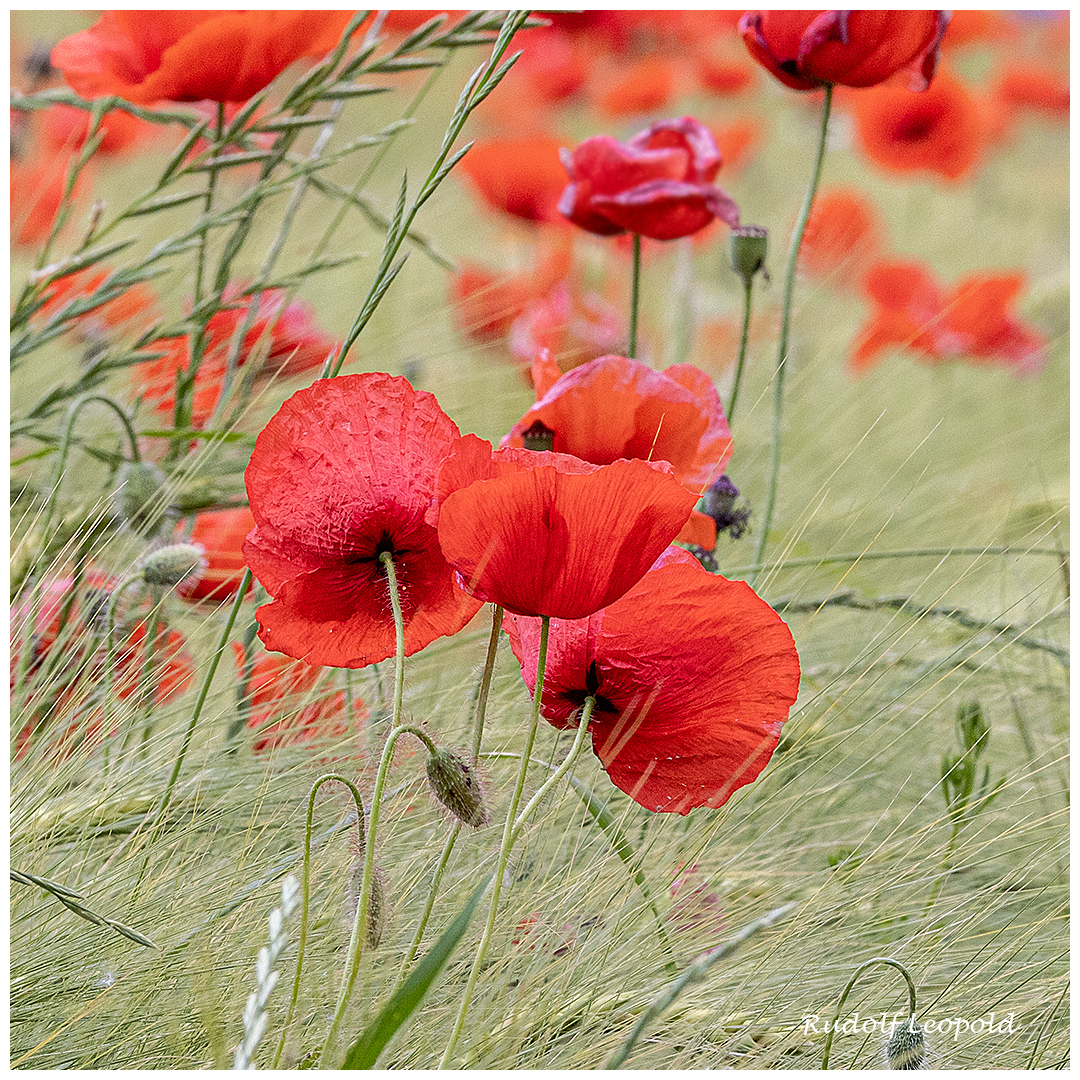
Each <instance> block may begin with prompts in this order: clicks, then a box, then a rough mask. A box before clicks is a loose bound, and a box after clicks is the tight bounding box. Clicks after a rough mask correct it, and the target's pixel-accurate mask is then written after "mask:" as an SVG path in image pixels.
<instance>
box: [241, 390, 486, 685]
mask: <svg viewBox="0 0 1080 1080" xmlns="http://www.w3.org/2000/svg"><path fill="white" fill-rule="evenodd" d="M457 438H458V429H457V425H456V424H455V423H454V422H453V421H452V420H451V419H450V418H449V417H448V416H447V415H446V414H445V413H444V412H443V411H442V409H440V408H439V403H438V402H437V401H436V400H435V398H434V397H433V396H432V395H431V394H428V393H425V392H423V391H420V392H417V391H415V390H413V388H412V387H411V386H410V385H409V383H408V381H407V380H405V379H403V378H400V377H394V376H390V375H385V374H382V373H381V372H373V373H370V374H364V375H343V376H340V377H338V378H336V379H321V380H319V381H317V382H315V383H314V384H312V385H311V386H310V387H308V388H307V389H306V390H301V391H299V393H296V394H293V396H292V397H291V398H289V399H288V400H287V401H286V402H285V404H284V405H282V407H281V408H280V409H279V410H278V412H277V413H276V414H275V415H274V416H273V417H272V418H271V420H270V422H269V423H268V424H267V425H266V427H265V428H264V429H263V430H262V432H261V433H260V434H259V437H258V439H257V440H256V443H255V450H254V452H253V453H252V455H251V460H250V462H249V463H248V467H247V471H246V472H245V474H244V478H245V480H246V483H247V491H248V500H249V502H250V504H251V512H252V513H253V514H254V515H255V522H256V527H255V529H253V530H252V532H251V533H250V535H249V536H248V538H247V540H246V541H245V542H244V548H243V551H244V558H245V559H246V560H247V564H248V566H250V567H251V569H252V571H253V573H254V574H255V576H256V577H257V578H258V579H259V581H261V582H262V584H263V586H264V587H265V588H266V591H267V592H268V593H269V594H270V595H271V596H272V597H274V601H273V603H271V604H264V605H263V606H262V607H260V608H259V609H258V610H257V612H256V617H257V618H258V620H259V624H260V630H259V636H260V637H261V638H262V641H263V644H264V645H266V647H267V648H268V649H271V650H273V651H275V652H283V653H286V654H288V655H289V656H293V657H295V658H296V659H298V660H306V661H307V662H308V663H311V664H328V665H332V666H335V667H364V666H365V665H367V664H373V663H375V662H377V661H379V660H385V659H386V657H388V656H392V655H393V654H394V648H395V635H394V621H393V618H392V613H391V609H390V597H389V591H388V586H387V579H386V573H385V570H384V567H383V565H382V563H381V562H380V560H379V556H380V554H381V553H382V552H384V551H386V552H390V553H391V554H392V555H393V557H394V566H395V571H396V574H397V579H398V584H399V592H400V596H401V605H402V609H403V613H404V619H405V652H406V655H412V654H413V653H415V652H418V651H419V650H420V649H422V648H424V646H425V645H428V644H430V643H431V642H432V641H434V640H435V639H436V638H438V637H442V636H443V635H445V634H454V633H456V632H457V631H458V630H460V629H461V628H462V627H463V626H464V625H465V624H466V623H467V622H468V621H469V620H470V619H471V618H472V617H473V615H475V614H476V612H477V611H478V610H479V609H480V602H479V601H476V600H473V599H472V598H471V597H469V596H468V595H466V594H465V593H464V592H463V591H462V590H461V589H460V588H459V587H458V586H457V584H456V583H455V581H454V575H453V571H452V569H451V567H450V566H449V565H448V563H447V562H446V560H445V559H444V558H443V555H442V552H441V551H440V549H439V540H438V536H437V534H436V531H435V528H434V527H433V526H432V525H429V524H427V523H426V522H425V520H424V513H425V511H426V510H427V508H428V504H429V502H430V501H431V498H432V496H433V495H434V493H435V477H436V473H437V472H438V470H439V467H440V465H441V464H442V462H443V459H444V458H445V457H446V455H447V453H448V452H449V451H450V448H451V447H452V446H453V445H454V443H455V440H457Z"/></svg>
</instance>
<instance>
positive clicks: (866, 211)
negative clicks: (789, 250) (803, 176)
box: [799, 187, 885, 285]
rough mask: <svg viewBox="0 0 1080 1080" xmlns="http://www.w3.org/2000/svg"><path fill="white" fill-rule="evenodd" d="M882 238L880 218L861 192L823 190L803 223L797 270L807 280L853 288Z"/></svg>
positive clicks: (843, 188)
mask: <svg viewBox="0 0 1080 1080" xmlns="http://www.w3.org/2000/svg"><path fill="white" fill-rule="evenodd" d="M884 236H885V226H884V225H883V224H882V221H881V217H880V215H879V214H878V212H877V210H876V208H875V207H874V204H873V203H872V202H871V201H870V200H869V198H867V196H866V195H865V194H863V192H862V191H860V190H859V189H858V188H855V187H833V188H824V189H823V190H821V191H820V192H818V195H817V197H816V198H815V199H814V208H813V210H812V211H811V212H810V219H809V220H808V221H807V223H806V232H805V233H804V234H803V241H802V246H801V247H800V248H799V270H800V271H801V272H802V273H804V274H806V275H807V277H815V278H831V279H832V280H833V281H834V282H836V283H838V284H841V285H853V284H855V282H856V280H857V279H858V278H859V277H860V276H861V274H862V273H863V272H865V270H866V268H867V266H868V265H869V264H870V262H871V261H872V260H873V259H874V258H875V257H876V256H877V254H878V252H879V251H880V250H881V247H882V245H883V242H884Z"/></svg>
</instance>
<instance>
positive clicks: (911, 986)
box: [821, 956, 915, 1069]
mask: <svg viewBox="0 0 1080 1080" xmlns="http://www.w3.org/2000/svg"><path fill="white" fill-rule="evenodd" d="M875 964H886V965H887V966H889V967H891V968H896V970H897V971H899V972H900V974H901V975H903V976H904V981H905V982H906V983H907V989H908V1016H914V1015H915V982H914V980H913V979H912V978H911V975H910V973H909V972H908V969H907V968H906V967H904V965H903V964H901V963H900V961H899V960H894V959H893V958H892V957H891V956H875V957H872V958H871V959H870V960H867V961H866V963H865V964H860V965H859V966H858V967H857V968H856V969H855V974H854V975H852V976H851V978H850V979H848V984H847V986H845V987H844V992H843V993H842V994H841V995H840V1000H839V1002H837V1005H836V1013H835V1014H834V1015H833V1020H832V1023H831V1024H830V1025H829V1034H828V1036H827V1037H826V1039H825V1051H824V1053H823V1055H822V1058H821V1067H822V1069H827V1068H828V1067H829V1051H830V1050H831V1049H832V1042H833V1036H834V1035H835V1034H836V1022H837V1021H838V1020H839V1019H840V1017H841V1015H842V1013H843V1009H844V1002H845V1001H847V999H848V994H850V993H851V991H852V988H853V987H854V986H855V982H856V980H857V979H858V978H859V976H860V975H861V974H862V973H863V972H864V971H866V970H867V969H868V968H872V967H873V966H874V965H875Z"/></svg>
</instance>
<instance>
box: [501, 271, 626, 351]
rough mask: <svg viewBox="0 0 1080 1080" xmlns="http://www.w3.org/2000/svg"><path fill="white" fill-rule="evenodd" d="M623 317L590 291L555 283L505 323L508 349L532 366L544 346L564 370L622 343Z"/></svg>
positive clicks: (624, 328) (566, 283) (567, 283)
mask: <svg viewBox="0 0 1080 1080" xmlns="http://www.w3.org/2000/svg"><path fill="white" fill-rule="evenodd" d="M625 336H626V320H625V319H624V318H623V317H622V315H620V314H619V311H618V309H616V308H615V307H614V306H613V305H611V304H609V303H608V302H607V301H606V300H605V299H604V298H603V297H602V296H600V295H599V294H598V293H594V292H585V293H582V292H579V291H578V290H577V289H575V288H573V287H572V286H571V285H570V284H569V282H560V283H559V284H558V285H556V286H555V288H553V289H552V290H551V292H549V293H548V294H547V296H544V297H541V298H540V299H539V300H533V301H532V302H531V303H529V304H528V305H527V306H526V308H525V310H524V311H522V313H521V314H520V315H519V316H518V317H517V318H516V319H515V320H514V322H513V323H512V324H511V326H510V352H511V354H512V355H513V356H514V357H515V358H516V359H517V360H520V361H521V363H523V364H528V365H530V366H531V365H532V364H533V363H534V362H535V361H536V360H537V359H539V358H540V357H541V355H542V354H543V353H544V352H545V351H546V352H547V354H548V356H549V358H550V362H551V363H554V364H555V365H556V366H557V367H558V368H559V369H560V370H561V371H570V370H571V369H573V368H575V367H578V366H579V365H581V364H584V363H586V362H587V361H589V360H595V359H596V357H598V356H605V355H606V354H608V353H610V352H612V350H614V349H617V348H620V347H621V346H622V345H623V344H624V343H625Z"/></svg>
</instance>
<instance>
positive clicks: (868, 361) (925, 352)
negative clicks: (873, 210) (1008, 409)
mask: <svg viewBox="0 0 1080 1080" xmlns="http://www.w3.org/2000/svg"><path fill="white" fill-rule="evenodd" d="M1024 283H1025V279H1024V275H1023V274H1022V273H1018V272H1012V273H1002V274H971V275H969V276H968V277H966V278H962V279H961V280H960V281H959V282H957V284H956V285H955V286H954V287H953V288H952V289H945V288H943V287H941V286H940V285H938V283H937V281H936V280H935V279H934V275H933V272H932V271H931V270H930V268H929V267H926V266H923V265H922V264H920V263H915V262H883V263H878V264H877V265H876V266H875V267H874V268H873V269H872V270H871V271H870V273H869V274H868V275H867V277H866V281H865V288H866V291H867V294H868V295H869V296H870V298H871V299H872V300H873V301H874V303H875V305H876V309H877V310H876V311H875V312H874V315H873V316H872V318H871V320H870V322H869V323H868V324H867V325H866V326H864V327H863V328H862V330H861V331H860V333H859V334H858V336H857V337H856V339H855V345H854V347H853V350H852V354H851V359H850V367H851V370H852V372H853V373H862V372H863V371H867V370H869V368H870V367H872V366H873V364H874V363H875V362H876V360H877V358H878V356H879V354H880V353H881V352H883V351H885V350H886V349H888V348H890V347H894V348H906V349H910V350H912V351H914V352H916V353H918V354H919V355H920V357H921V359H923V360H925V361H926V362H928V363H932V364H933V363H947V362H949V361H952V360H961V359H967V360H970V361H974V362H976V363H979V362H986V363H990V364H999V365H1004V366H1006V367H1009V368H1011V369H1012V370H1013V373H1014V374H1016V375H1034V374H1037V373H1038V372H1039V371H1041V370H1042V368H1043V366H1044V365H1045V363H1046V355H1047V340H1046V338H1045V337H1044V336H1043V335H1041V334H1040V333H1038V331H1036V330H1033V329H1032V328H1031V327H1029V326H1027V325H1026V324H1025V323H1023V322H1022V321H1021V320H1019V319H1018V318H1016V316H1015V315H1013V314H1012V313H1011V312H1010V311H1009V308H1010V306H1011V305H1012V303H1013V302H1014V301H1015V300H1016V298H1017V296H1019V294H1020V292H1021V291H1022V289H1023V287H1024Z"/></svg>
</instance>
